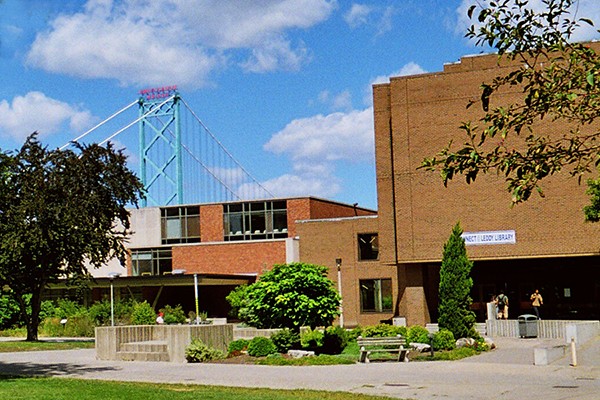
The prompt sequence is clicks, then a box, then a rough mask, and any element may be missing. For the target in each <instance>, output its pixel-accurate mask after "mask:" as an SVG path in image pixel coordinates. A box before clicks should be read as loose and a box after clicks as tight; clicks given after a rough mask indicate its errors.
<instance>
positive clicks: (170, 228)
mask: <svg viewBox="0 0 600 400" xmlns="http://www.w3.org/2000/svg"><path fill="white" fill-rule="evenodd" d="M166 228H167V230H166V234H165V238H166V239H178V238H181V237H182V235H181V220H180V219H179V218H177V219H174V218H173V219H167V225H166Z"/></svg>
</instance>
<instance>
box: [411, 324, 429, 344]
mask: <svg viewBox="0 0 600 400" xmlns="http://www.w3.org/2000/svg"><path fill="white" fill-rule="evenodd" d="M406 341H407V342H408V343H413V342H416V343H429V331H428V330H427V329H425V328H424V327H422V326H421V325H413V326H411V327H410V328H408V332H407V334H406Z"/></svg>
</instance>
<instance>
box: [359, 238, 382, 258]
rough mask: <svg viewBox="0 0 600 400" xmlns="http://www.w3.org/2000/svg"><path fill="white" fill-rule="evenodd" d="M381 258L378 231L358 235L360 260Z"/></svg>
mask: <svg viewBox="0 0 600 400" xmlns="http://www.w3.org/2000/svg"><path fill="white" fill-rule="evenodd" d="M378 259H379V235H378V234H377V233H361V234H359V235H358V260H359V261H363V260H378Z"/></svg>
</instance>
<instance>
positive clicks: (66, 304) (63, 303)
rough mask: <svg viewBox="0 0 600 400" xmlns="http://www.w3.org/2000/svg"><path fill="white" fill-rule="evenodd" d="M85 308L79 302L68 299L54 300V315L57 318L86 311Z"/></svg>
mask: <svg viewBox="0 0 600 400" xmlns="http://www.w3.org/2000/svg"><path fill="white" fill-rule="evenodd" d="M86 311H87V310H86V309H85V308H83V307H82V306H81V305H79V303H76V302H74V301H73V300H69V299H58V300H56V310H55V311H54V316H56V317H58V318H69V317H72V316H74V315H78V314H80V313H86Z"/></svg>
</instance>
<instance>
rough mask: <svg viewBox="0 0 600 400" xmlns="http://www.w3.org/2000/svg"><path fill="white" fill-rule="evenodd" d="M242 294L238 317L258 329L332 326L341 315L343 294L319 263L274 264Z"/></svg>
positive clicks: (296, 328)
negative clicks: (341, 297)
mask: <svg viewBox="0 0 600 400" xmlns="http://www.w3.org/2000/svg"><path fill="white" fill-rule="evenodd" d="M243 295H244V300H243V301H242V302H241V303H242V304H241V307H240V309H239V312H238V314H239V317H240V318H241V319H242V320H243V321H245V322H246V323H248V324H249V325H250V326H255V327H257V328H290V329H293V330H295V331H298V330H299V329H300V327H302V326H310V327H311V328H315V327H317V326H329V325H331V323H332V322H333V320H334V319H335V317H336V316H338V314H339V306H340V297H339V295H338V293H337V291H336V290H335V289H334V288H333V282H332V281H331V280H330V279H329V278H327V267H323V266H320V265H313V264H304V263H291V264H279V265H275V266H274V267H273V269H271V270H270V271H267V272H265V273H264V274H263V275H262V276H261V277H260V280H259V281H258V282H256V283H253V284H252V285H249V286H248V287H247V288H246V289H245V290H244V291H243Z"/></svg>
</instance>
